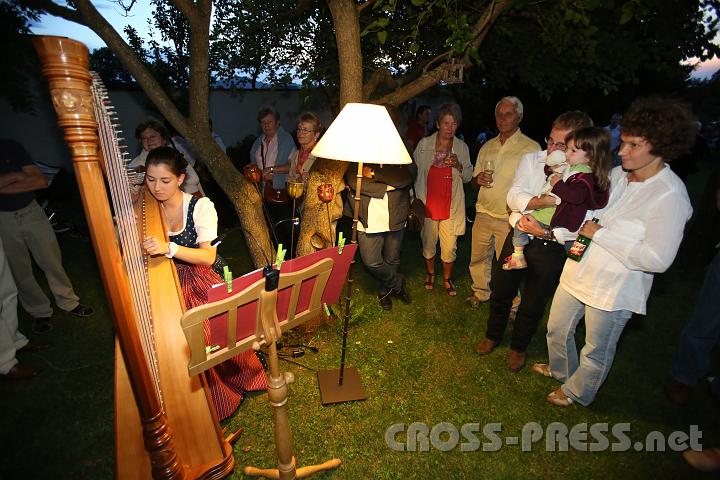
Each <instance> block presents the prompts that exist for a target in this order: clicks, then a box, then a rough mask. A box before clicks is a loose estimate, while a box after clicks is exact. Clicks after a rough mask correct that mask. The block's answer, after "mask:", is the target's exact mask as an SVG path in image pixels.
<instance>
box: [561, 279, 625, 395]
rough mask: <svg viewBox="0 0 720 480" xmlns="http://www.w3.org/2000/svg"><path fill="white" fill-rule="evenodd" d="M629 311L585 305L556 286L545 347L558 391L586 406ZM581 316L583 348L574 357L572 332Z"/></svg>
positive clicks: (602, 378)
mask: <svg viewBox="0 0 720 480" xmlns="http://www.w3.org/2000/svg"><path fill="white" fill-rule="evenodd" d="M631 315H632V312H630V311H628V310H617V311H614V312H606V311H604V310H598V309H596V308H592V307H590V306H587V305H585V304H584V303H582V302H581V301H580V300H578V299H576V298H575V297H573V296H572V295H570V294H569V293H568V292H567V291H565V289H564V288H562V286H558V288H557V291H556V292H555V297H554V298H553V302H552V306H551V307H550V318H549V319H548V333H547V346H548V354H549V356H550V373H551V374H552V376H553V378H555V379H556V380H559V381H560V382H563V386H562V387H561V388H562V391H563V392H564V393H565V395H567V396H568V397H570V398H572V399H573V400H575V401H576V402H578V403H579V404H580V405H585V406H587V405H589V404H591V403H592V401H593V400H594V399H595V395H596V394H597V391H598V390H599V389H600V386H601V385H602V384H603V382H604V381H605V379H606V378H607V375H608V372H610V367H612V363H613V359H614V358H615V349H616V348H617V342H618V340H619V339H620V334H621V333H622V331H623V329H624V328H625V324H626V323H627V321H628V320H629V319H630V316H631ZM583 316H584V317H585V345H584V346H583V348H582V351H581V352H580V357H579V358H578V353H577V349H576V347H575V329H576V328H577V324H578V322H579V321H580V319H582V318H583Z"/></svg>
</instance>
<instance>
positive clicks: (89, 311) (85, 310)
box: [67, 303, 95, 317]
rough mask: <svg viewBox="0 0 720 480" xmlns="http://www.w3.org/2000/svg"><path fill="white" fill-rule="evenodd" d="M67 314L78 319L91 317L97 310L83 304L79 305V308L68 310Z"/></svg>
mask: <svg viewBox="0 0 720 480" xmlns="http://www.w3.org/2000/svg"><path fill="white" fill-rule="evenodd" d="M67 313H69V314H70V315H75V316H76V317H90V316H92V315H94V314H95V309H94V308H93V307H89V306H87V305H83V304H82V303H78V306H77V307H75V308H73V309H72V310H68V311H67Z"/></svg>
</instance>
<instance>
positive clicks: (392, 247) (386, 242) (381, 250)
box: [358, 228, 405, 295]
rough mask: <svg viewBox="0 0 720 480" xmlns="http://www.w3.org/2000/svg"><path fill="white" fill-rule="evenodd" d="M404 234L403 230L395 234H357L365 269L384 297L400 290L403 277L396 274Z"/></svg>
mask: <svg viewBox="0 0 720 480" xmlns="http://www.w3.org/2000/svg"><path fill="white" fill-rule="evenodd" d="M404 234H405V229H404V228H403V229H400V230H397V231H395V232H381V233H365V232H358V247H359V248H360V257H361V258H362V261H363V263H364V264H365V268H367V269H368V271H369V272H370V275H372V276H373V278H375V280H376V281H377V284H378V293H379V294H380V295H385V294H386V293H387V292H388V291H390V290H394V291H396V292H399V291H400V290H401V289H402V284H403V277H402V275H400V274H399V273H398V268H399V267H400V250H401V248H402V241H403V235H404Z"/></svg>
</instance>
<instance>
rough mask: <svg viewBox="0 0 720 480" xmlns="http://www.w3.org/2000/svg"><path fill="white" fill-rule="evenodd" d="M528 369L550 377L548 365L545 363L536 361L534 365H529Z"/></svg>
mask: <svg viewBox="0 0 720 480" xmlns="http://www.w3.org/2000/svg"><path fill="white" fill-rule="evenodd" d="M530 370H532V371H533V372H535V373H539V374H540V375H542V376H543V377H550V378H552V373H550V365H548V364H547V363H536V364H535V365H533V366H532V367H530Z"/></svg>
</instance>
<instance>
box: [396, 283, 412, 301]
mask: <svg viewBox="0 0 720 480" xmlns="http://www.w3.org/2000/svg"><path fill="white" fill-rule="evenodd" d="M392 295H393V297H395V298H399V299H400V301H401V302H403V303H404V304H405V305H409V304H410V303H411V302H412V298H410V293H408V291H407V288H405V280H403V283H402V286H401V287H400V291H395V290H393V292H392Z"/></svg>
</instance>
